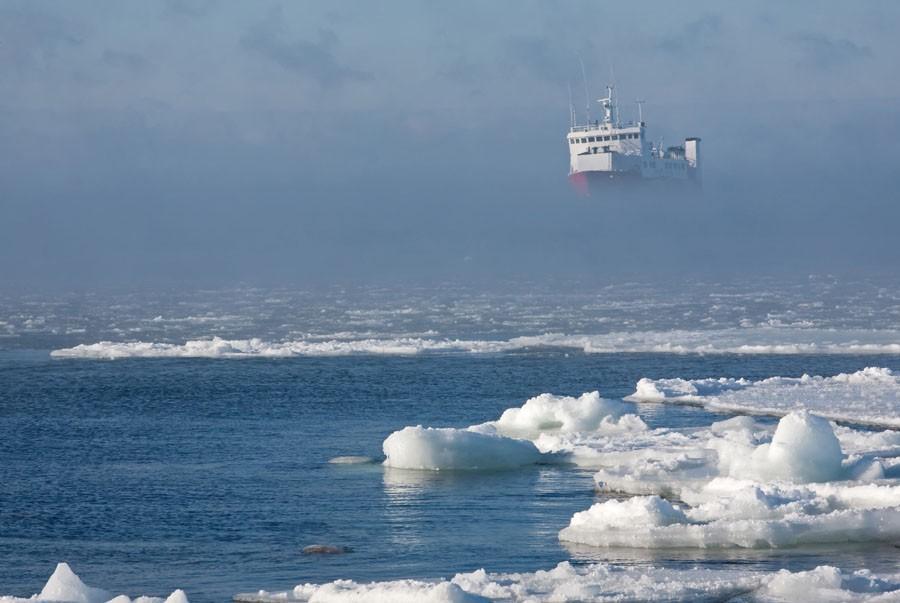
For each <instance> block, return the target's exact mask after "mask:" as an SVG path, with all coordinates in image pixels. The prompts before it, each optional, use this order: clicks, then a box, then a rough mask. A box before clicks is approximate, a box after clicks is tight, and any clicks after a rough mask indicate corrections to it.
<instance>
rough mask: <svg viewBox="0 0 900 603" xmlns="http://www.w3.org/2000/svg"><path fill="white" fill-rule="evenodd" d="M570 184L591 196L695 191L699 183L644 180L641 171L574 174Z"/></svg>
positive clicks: (577, 190)
mask: <svg viewBox="0 0 900 603" xmlns="http://www.w3.org/2000/svg"><path fill="white" fill-rule="evenodd" d="M569 182H570V183H571V185H572V188H573V189H574V190H575V192H577V193H578V194H579V195H584V196H591V195H592V194H602V193H604V192H612V191H616V190H645V189H654V188H656V187H665V188H666V189H670V188H671V189H679V190H694V189H697V188H699V184H698V183H697V181H695V180H693V179H690V178H643V177H642V176H641V173H640V171H637V170H633V171H628V172H624V171H622V172H600V171H596V172H595V171H589V172H587V171H586V172H574V173H572V174H569Z"/></svg>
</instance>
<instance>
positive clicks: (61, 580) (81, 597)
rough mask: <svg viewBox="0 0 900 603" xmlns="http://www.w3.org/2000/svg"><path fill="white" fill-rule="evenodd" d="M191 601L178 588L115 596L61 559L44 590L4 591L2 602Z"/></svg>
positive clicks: (135, 602) (138, 602)
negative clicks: (21, 594)
mask: <svg viewBox="0 0 900 603" xmlns="http://www.w3.org/2000/svg"><path fill="white" fill-rule="evenodd" d="M132 601H133V603H188V599H187V595H185V594H184V591H182V590H176V591H174V592H173V593H172V594H171V595H169V596H168V597H167V598H165V599H163V598H160V597H146V596H142V597H137V598H135V599H131V598H129V597H128V596H127V595H118V596H115V597H114V596H113V595H112V593H110V592H107V591H105V590H102V589H99V588H94V587H92V586H87V585H86V584H85V583H84V582H82V581H81V578H79V577H78V575H76V574H75V572H73V571H72V568H70V567H69V564H68V563H59V564H57V566H56V570H54V572H53V574H52V575H51V576H50V578H49V579H48V580H47V583H46V584H45V585H44V588H43V589H42V590H41V592H40V593H38V594H36V595H32V596H31V597H27V598H25V597H14V596H11V595H5V596H4V595H0V603H51V602H53V603H132Z"/></svg>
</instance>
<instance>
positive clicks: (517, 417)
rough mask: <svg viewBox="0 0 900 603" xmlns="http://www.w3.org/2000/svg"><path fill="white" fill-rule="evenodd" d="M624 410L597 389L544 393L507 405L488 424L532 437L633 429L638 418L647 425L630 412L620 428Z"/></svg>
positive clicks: (508, 433)
mask: <svg viewBox="0 0 900 603" xmlns="http://www.w3.org/2000/svg"><path fill="white" fill-rule="evenodd" d="M625 411H626V406H625V405H624V404H622V403H621V402H618V401H616V400H607V399H604V398H601V397H600V393H599V392H596V391H594V392H588V393H585V394H582V395H581V396H579V397H578V398H575V397H572V396H554V395H553V394H541V395H540V396H536V397H534V398H531V399H529V400H527V401H526V402H525V404H523V405H522V406H521V407H518V408H507V409H506V410H505V411H503V414H502V415H500V418H499V419H498V420H497V421H495V422H493V423H490V424H489V425H493V426H494V427H495V429H496V430H497V431H498V432H499V433H501V434H503V435H506V436H511V437H516V438H527V439H530V440H533V439H535V438H537V437H538V436H539V435H540V434H542V433H576V432H586V431H597V430H600V429H605V430H610V431H620V430H621V429H622V428H624V429H633V428H634V427H635V426H637V425H638V422H640V423H639V424H640V425H641V426H643V427H644V428H646V426H645V425H644V423H643V421H641V419H640V418H639V417H637V416H636V415H628V417H629V418H628V419H626V424H627V425H628V427H624V426H623V427H622V428H620V426H619V425H618V422H617V421H618V419H619V418H620V417H622V415H624V414H625Z"/></svg>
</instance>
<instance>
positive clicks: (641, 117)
mask: <svg viewBox="0 0 900 603" xmlns="http://www.w3.org/2000/svg"><path fill="white" fill-rule="evenodd" d="M634 102H636V103H637V106H638V125H639V126H643V125H644V103H645V102H647V101H644V100H641V99H637V100H636V101H634Z"/></svg>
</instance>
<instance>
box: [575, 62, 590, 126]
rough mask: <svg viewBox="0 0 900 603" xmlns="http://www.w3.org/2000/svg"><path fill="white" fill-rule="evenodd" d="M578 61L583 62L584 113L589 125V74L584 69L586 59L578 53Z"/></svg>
mask: <svg viewBox="0 0 900 603" xmlns="http://www.w3.org/2000/svg"><path fill="white" fill-rule="evenodd" d="M578 62H579V63H580V64H581V79H582V80H583V81H584V105H585V108H584V113H585V116H586V117H587V122H588V125H590V124H591V95H590V93H589V92H588V83H587V74H586V73H585V71H584V61H583V60H581V55H578Z"/></svg>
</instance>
